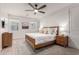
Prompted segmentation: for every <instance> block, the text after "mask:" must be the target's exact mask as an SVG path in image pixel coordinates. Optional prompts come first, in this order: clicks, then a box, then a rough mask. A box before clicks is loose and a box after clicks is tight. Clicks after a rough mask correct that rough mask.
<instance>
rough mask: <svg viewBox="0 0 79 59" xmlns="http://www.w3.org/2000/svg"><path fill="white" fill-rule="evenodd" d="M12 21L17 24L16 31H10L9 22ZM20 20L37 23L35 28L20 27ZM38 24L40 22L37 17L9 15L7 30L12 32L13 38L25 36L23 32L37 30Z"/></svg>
mask: <svg viewBox="0 0 79 59" xmlns="http://www.w3.org/2000/svg"><path fill="white" fill-rule="evenodd" d="M12 22H17V23H18V25H19V30H18V31H12V30H11V24H12ZM22 22H26V23H27V22H28V23H29V22H36V23H37V28H36V29H22ZM39 25H40V22H39V21H38V20H37V19H33V18H27V17H25V18H24V17H18V18H16V17H12V16H11V17H9V27H8V30H9V32H12V33H13V39H17V38H25V33H29V32H30V33H31V32H38V31H39Z"/></svg>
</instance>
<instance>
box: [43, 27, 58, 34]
mask: <svg viewBox="0 0 79 59" xmlns="http://www.w3.org/2000/svg"><path fill="white" fill-rule="evenodd" d="M43 28H57V33H56V35H59V26H51V27H43Z"/></svg>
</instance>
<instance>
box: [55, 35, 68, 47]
mask: <svg viewBox="0 0 79 59" xmlns="http://www.w3.org/2000/svg"><path fill="white" fill-rule="evenodd" d="M56 44H58V45H62V46H68V37H64V36H56Z"/></svg>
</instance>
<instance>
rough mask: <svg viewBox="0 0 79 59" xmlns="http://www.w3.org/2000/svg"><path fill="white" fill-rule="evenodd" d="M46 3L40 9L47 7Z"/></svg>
mask: <svg viewBox="0 0 79 59" xmlns="http://www.w3.org/2000/svg"><path fill="white" fill-rule="evenodd" d="M45 7H46V5H43V6H41V7H40V8H38V10H40V9H43V8H45Z"/></svg>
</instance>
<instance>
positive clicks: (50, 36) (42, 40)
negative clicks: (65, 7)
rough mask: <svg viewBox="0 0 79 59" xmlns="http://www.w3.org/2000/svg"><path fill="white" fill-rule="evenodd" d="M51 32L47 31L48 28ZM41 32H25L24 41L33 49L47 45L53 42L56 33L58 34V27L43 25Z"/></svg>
mask: <svg viewBox="0 0 79 59" xmlns="http://www.w3.org/2000/svg"><path fill="white" fill-rule="evenodd" d="M48 29H49V30H52V31H51V32H48V31H49V30H48ZM42 30H43V31H42V32H41V33H26V35H25V41H26V42H28V43H29V44H30V45H31V46H32V47H33V48H34V49H37V48H41V47H44V46H48V45H51V44H54V43H55V37H56V35H59V27H58V26H53V27H44V28H43V29H42Z"/></svg>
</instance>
